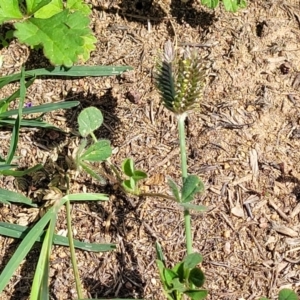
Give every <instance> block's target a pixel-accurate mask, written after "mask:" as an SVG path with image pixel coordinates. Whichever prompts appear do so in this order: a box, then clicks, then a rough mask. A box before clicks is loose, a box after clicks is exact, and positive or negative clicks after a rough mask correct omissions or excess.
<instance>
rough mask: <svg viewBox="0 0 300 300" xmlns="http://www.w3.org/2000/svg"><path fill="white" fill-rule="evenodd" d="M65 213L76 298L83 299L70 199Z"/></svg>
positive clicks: (67, 179)
mask: <svg viewBox="0 0 300 300" xmlns="http://www.w3.org/2000/svg"><path fill="white" fill-rule="evenodd" d="M66 181H67V194H69V178H68V176H66ZM66 213H67V227H68V240H69V247H70V254H71V262H72V266H73V271H74V277H75V284H76V290H77V295H78V298H79V299H83V298H84V296H83V292H82V288H81V282H80V277H79V271H78V266H77V262H76V254H75V247H74V240H73V234H72V220H71V205H70V200H68V201H67V202H66Z"/></svg>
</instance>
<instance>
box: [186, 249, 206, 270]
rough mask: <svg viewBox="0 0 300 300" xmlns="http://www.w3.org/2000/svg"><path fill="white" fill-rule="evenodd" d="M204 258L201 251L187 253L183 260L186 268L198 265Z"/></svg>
mask: <svg viewBox="0 0 300 300" xmlns="http://www.w3.org/2000/svg"><path fill="white" fill-rule="evenodd" d="M202 260H203V257H202V255H201V254H199V253H191V254H189V255H187V256H186V257H185V258H184V260H183V262H184V268H185V269H192V268H194V267H196V266H197V265H198V264H199V263H201V262H202Z"/></svg>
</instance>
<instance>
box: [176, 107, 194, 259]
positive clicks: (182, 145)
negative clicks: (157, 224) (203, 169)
mask: <svg viewBox="0 0 300 300" xmlns="http://www.w3.org/2000/svg"><path fill="white" fill-rule="evenodd" d="M185 118H186V113H183V114H180V115H179V116H178V133H179V143H180V158H181V172H182V181H183V183H184V181H185V179H186V178H187V175H188V174H187V158H186V145H185V131H184V121H185ZM184 227H185V239H186V250H187V254H191V253H193V240H192V228H191V215H190V211H189V210H188V209H185V210H184Z"/></svg>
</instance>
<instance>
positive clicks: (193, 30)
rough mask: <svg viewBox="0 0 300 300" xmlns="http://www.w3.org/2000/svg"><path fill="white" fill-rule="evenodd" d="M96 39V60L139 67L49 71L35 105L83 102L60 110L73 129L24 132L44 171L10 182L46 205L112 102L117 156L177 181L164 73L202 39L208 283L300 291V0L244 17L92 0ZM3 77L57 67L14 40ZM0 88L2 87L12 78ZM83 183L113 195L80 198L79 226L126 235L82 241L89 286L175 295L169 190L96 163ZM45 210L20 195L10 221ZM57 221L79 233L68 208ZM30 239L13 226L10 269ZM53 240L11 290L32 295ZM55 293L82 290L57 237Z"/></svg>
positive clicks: (58, 121) (221, 291)
mask: <svg viewBox="0 0 300 300" xmlns="http://www.w3.org/2000/svg"><path fill="white" fill-rule="evenodd" d="M90 3H91V4H92V7H93V14H92V27H93V30H94V32H95V34H96V37H97V45H96V50H95V51H94V52H93V53H92V54H91V58H90V60H89V61H88V62H86V64H87V65H130V66H132V67H133V68H134V70H133V71H130V72H128V73H126V74H123V75H121V76H117V77H103V78H80V79H72V80H71V79H59V80H58V79H51V78H49V79H39V80H36V81H35V83H34V85H33V86H31V87H30V88H29V89H28V94H27V101H30V102H32V104H33V105H38V104H41V103H51V102H55V101H60V100H64V99H65V100H70V99H72V100H79V101H80V103H81V104H80V107H79V108H76V109H73V110H69V111H56V112H54V113H50V114H47V116H45V120H46V121H48V122H51V123H52V124H55V125H57V126H59V127H61V128H63V129H64V130H66V131H68V132H69V134H61V133H57V132H53V131H44V130H33V129H22V131H21V134H20V144H19V148H18V152H17V153H18V155H19V156H20V158H19V164H20V165H21V166H22V167H24V168H25V167H32V166H33V165H35V164H37V163H42V164H44V165H45V170H44V171H42V172H39V173H37V174H33V175H32V176H31V177H26V178H22V179H18V180H16V179H15V178H12V177H2V178H1V182H0V185H1V186H2V187H6V188H8V189H10V190H15V191H17V190H18V191H20V192H22V193H24V194H25V195H27V196H29V197H31V198H32V199H33V200H35V201H36V202H37V203H40V204H41V206H43V205H46V203H45V202H46V201H44V200H43V198H44V197H45V195H46V194H47V193H49V186H51V184H53V183H56V184H58V183H59V182H60V179H61V178H60V176H61V175H60V174H61V172H62V170H64V169H66V168H67V167H68V165H67V163H66V160H65V157H66V156H68V155H72V152H73V151H74V149H76V147H77V145H78V143H79V139H78V137H77V136H75V135H73V134H72V133H73V132H75V130H76V126H77V123H76V118H77V116H78V114H79V112H80V111H81V110H82V109H83V108H85V107H89V106H96V107H98V108H100V109H101V110H102V112H103V114H104V118H105V121H104V123H105V124H104V126H102V128H101V129H100V130H99V131H98V132H97V137H101V138H109V139H110V140H111V142H112V145H113V148H114V150H113V155H112V157H111V161H112V162H113V163H114V164H115V165H117V166H120V164H121V162H122V161H123V159H124V158H126V157H131V158H133V159H134V161H135V162H136V166H137V167H138V168H139V169H143V170H145V171H147V172H148V174H149V178H148V179H147V180H146V182H145V189H146V190H147V191H149V192H156V193H168V187H167V184H166V182H167V179H168V178H169V177H172V178H173V179H174V180H176V181H177V182H178V183H179V182H180V158H179V145H178V137H177V124H176V119H175V118H174V117H173V116H172V115H171V114H170V113H169V112H168V111H167V110H166V109H165V108H163V106H162V105H161V104H160V99H159V96H158V93H157V90H156V89H155V87H154V82H153V70H154V67H155V64H156V61H157V57H158V56H159V53H160V52H161V51H162V49H163V45H164V43H165V42H166V41H167V40H168V39H171V40H174V39H175V37H176V38H177V41H178V45H179V46H180V47H186V46H190V47H196V49H198V50H199V53H200V55H201V56H202V57H203V59H205V61H206V62H207V67H208V69H209V72H208V76H207V82H206V86H205V89H204V95H203V100H202V103H201V109H200V111H198V112H194V113H192V114H190V115H189V117H188V122H187V126H186V130H187V146H188V165H189V168H188V170H189V173H191V174H197V175H199V176H201V178H202V179H203V181H204V183H205V187H206V190H205V192H204V193H203V194H202V195H199V196H198V197H197V199H196V201H195V202H196V203H198V204H204V205H207V206H208V212H206V213H204V214H197V213H193V215H192V224H193V237H194V245H193V246H194V248H195V251H199V252H200V253H201V254H202V255H203V256H204V262H203V265H202V267H203V270H204V272H205V274H206V278H207V279H206V284H205V287H206V288H207V289H208V290H209V297H208V299H210V300H217V299H218V300H227V299H228V300H233V299H236V300H238V299H239V300H242V299H247V300H250V299H258V298H259V297H260V296H268V297H269V298H270V299H276V295H278V291H279V289H281V288H283V287H288V288H292V289H293V290H294V291H296V292H297V293H298V294H300V267H299V262H300V260H299V254H300V237H299V232H300V225H299V224H300V223H299V219H300V218H299V213H300V203H299V200H300V186H299V179H300V164H299V162H300V152H299V146H300V140H299V138H300V125H299V124H300V122H299V108H300V105H299V101H300V95H299V84H300V72H299V70H298V68H299V65H300V47H299V41H300V30H299V27H300V7H299V2H298V1H293V0H289V1H275V0H272V1H262V0H253V1H249V4H248V7H247V8H246V9H243V10H241V11H239V12H238V13H235V14H231V13H227V12H225V11H224V10H223V8H222V7H220V8H218V9H216V10H215V11H211V10H208V9H206V8H204V7H202V6H200V5H199V4H198V2H197V1H196V0H195V1H188V2H187V3H186V4H185V3H182V2H181V1H177V0H172V1H169V0H164V1H162V0H160V1H159V0H154V1H148V0H143V1H141V0H133V1H125V0H124V1H121V0H119V1H117V0H116V1H104V0H102V1H100V0H99V1H96V0H92V1H90ZM1 55H2V56H3V65H2V68H1V73H2V75H6V74H11V73H14V72H18V71H19V70H20V68H21V66H22V64H25V65H26V68H27V69H33V68H37V67H46V66H48V62H47V61H46V60H45V59H44V58H43V56H42V53H41V52H34V51H32V50H29V49H28V48H27V47H25V46H23V45H20V44H18V42H17V41H14V42H12V43H11V44H10V46H9V47H8V48H4V49H2V50H1ZM16 87H17V86H14V85H12V86H9V87H5V88H3V89H2V90H1V92H0V93H1V97H5V96H8V95H10V93H11V91H12V89H13V88H16ZM10 137H11V131H10V130H7V129H1V132H0V139H1V141H2V147H1V149H0V155H1V156H3V155H5V154H6V153H7V150H8V146H9V141H10ZM71 183H72V184H71V192H105V193H108V194H109V195H110V201H109V202H107V203H89V204H83V203H79V204H78V203H77V204H74V205H73V207H72V217H73V227H74V236H75V238H76V239H79V240H82V241H87V242H109V243H116V244H117V250H116V251H114V252H109V253H90V252H82V251H77V252H76V254H77V258H78V262H79V269H80V275H81V278H82V281H83V285H84V290H85V293H86V296H88V297H94V298H96V297H99V298H100V297H101V298H105V297H110V298H114V297H123V298H125V297H131V298H137V299H138V298H144V299H155V300H159V299H164V296H163V294H162V290H161V285H160V281H159V277H158V271H157V268H156V264H155V259H156V254H155V248H154V245H155V241H159V242H160V243H161V245H162V247H163V250H164V252H165V255H166V258H167V261H168V262H169V264H170V266H171V265H173V264H175V263H176V262H178V261H179V260H180V259H182V258H183V257H184V255H185V238H184V225H183V217H182V211H180V209H179V208H178V207H177V206H176V205H174V204H173V203H170V202H169V201H168V200H160V199H156V198H145V199H137V198H134V197H131V196H128V195H123V194H121V193H119V192H118V191H117V190H116V189H115V186H114V185H113V184H111V183H108V184H107V185H99V183H97V182H96V181H94V180H92V179H91V178H90V177H89V176H87V175H85V174H83V173H82V174H81V173H80V174H78V176H77V177H76V176H75V175H74V176H73V179H72V182H71ZM39 212H40V210H38V209H28V208H25V207H18V206H15V205H12V206H11V207H7V206H2V207H1V208H0V220H1V221H5V222H11V223H18V224H24V225H30V224H33V222H34V221H36V218H38V215H39ZM57 231H60V232H61V233H65V232H66V220H65V217H64V212H63V211H62V212H61V213H60V215H59V216H58V222H57ZM18 243H19V242H18V241H16V240H12V239H8V238H5V237H0V245H1V247H0V248H1V251H0V264H1V267H0V268H1V269H3V267H4V265H5V263H6V262H7V261H8V260H9V258H10V256H11V255H12V253H13V251H14V250H15V249H16V247H17V246H18ZM39 251H40V245H36V246H35V247H34V249H33V250H32V252H30V255H29V256H28V257H27V259H26V260H25V261H24V263H23V264H22V266H20V268H19V269H18V272H17V273H16V274H15V277H14V278H13V279H12V280H11V282H10V284H9V286H8V287H7V288H6V290H5V291H4V292H3V293H2V295H1V296H0V299H3V300H6V299H7V300H8V299H10V300H20V299H28V296H29V293H30V285H31V282H32V277H33V273H34V269H35V264H36V262H37V257H38V254H39ZM51 259H52V261H51V272H50V273H51V274H50V275H51V293H52V298H51V299H59V300H65V299H75V298H76V290H75V285H74V276H73V273H72V268H71V264H70V257H69V251H68V248H64V247H57V246H55V247H54V250H53V254H52V257H51Z"/></svg>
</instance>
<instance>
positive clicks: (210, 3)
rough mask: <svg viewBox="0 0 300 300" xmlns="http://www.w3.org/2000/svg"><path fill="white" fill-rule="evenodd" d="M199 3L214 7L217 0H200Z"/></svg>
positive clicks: (217, 2) (216, 4)
mask: <svg viewBox="0 0 300 300" xmlns="http://www.w3.org/2000/svg"><path fill="white" fill-rule="evenodd" d="M201 3H202V4H203V5H205V6H207V7H208V8H216V7H217V6H218V4H219V0H201Z"/></svg>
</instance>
